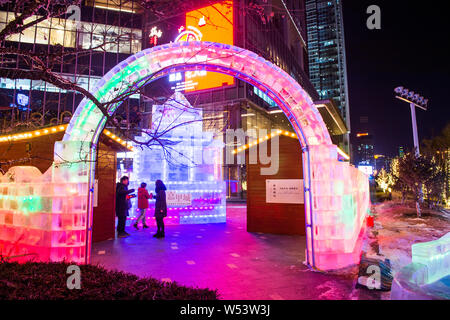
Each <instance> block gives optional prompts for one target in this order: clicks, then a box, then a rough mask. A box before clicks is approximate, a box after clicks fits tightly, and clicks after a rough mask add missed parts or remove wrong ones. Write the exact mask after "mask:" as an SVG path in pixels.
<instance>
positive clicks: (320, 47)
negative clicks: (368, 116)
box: [306, 0, 350, 153]
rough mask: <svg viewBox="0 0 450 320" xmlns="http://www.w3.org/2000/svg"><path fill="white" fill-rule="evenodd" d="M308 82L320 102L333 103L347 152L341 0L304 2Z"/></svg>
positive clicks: (343, 147)
mask: <svg viewBox="0 0 450 320" xmlns="http://www.w3.org/2000/svg"><path fill="white" fill-rule="evenodd" d="M306 24H307V31H308V32H307V33H308V56H309V73H310V80H311V82H312V84H313V85H314V87H315V88H316V90H317V91H318V94H319V96H320V99H333V100H334V101H335V103H336V104H337V107H338V109H339V111H340V113H341V116H342V118H343V119H344V120H345V123H346V125H347V128H348V129H349V132H348V133H347V134H345V135H344V136H343V137H342V138H343V139H341V141H340V142H339V146H340V147H341V148H342V149H343V150H345V151H346V152H347V153H348V152H349V150H350V146H349V144H350V141H349V140H350V136H349V134H350V110H349V99H348V86H347V67H346V55H345V38H344V23H343V13H342V1H341V0H306Z"/></svg>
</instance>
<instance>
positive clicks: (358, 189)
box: [55, 42, 369, 269]
mask: <svg viewBox="0 0 450 320" xmlns="http://www.w3.org/2000/svg"><path fill="white" fill-rule="evenodd" d="M188 70H190V71H193V70H206V71H213V72H219V73H223V74H227V75H231V76H234V77H236V78H239V79H241V80H243V81H246V82H248V83H250V84H252V85H253V86H255V87H257V88H259V89H260V90H262V91H263V92H265V93H266V94H267V95H268V96H269V97H270V98H272V99H273V100H274V101H275V102H276V103H277V104H278V106H279V107H280V108H281V109H282V111H283V112H284V113H285V114H286V116H287V118H288V119H289V121H290V122H291V124H292V126H293V128H294V130H295V132H296V134H297V136H298V138H299V141H300V145H301V147H302V150H303V152H304V157H303V159H304V160H303V161H304V164H303V168H304V169H303V170H304V179H305V211H306V212H305V214H306V220H305V221H306V229H307V230H306V233H307V245H306V248H307V250H306V251H307V253H306V254H307V262H308V264H309V265H311V266H313V267H315V268H318V269H337V268H340V267H343V266H346V265H349V264H351V263H354V262H357V259H358V258H359V248H358V243H359V242H358V236H359V234H360V232H361V229H362V227H363V222H364V218H365V215H366V213H367V209H368V204H369V198H368V197H369V193H368V180H367V177H365V176H364V175H363V174H361V173H360V172H358V171H357V170H356V169H355V168H353V167H350V165H349V164H348V163H342V162H338V160H337V148H336V146H334V145H333V144H332V142H331V139H330V136H329V133H328V130H327V129H326V126H325V123H324V122H323V119H322V117H321V115H320V113H319V111H318V110H317V108H316V107H315V106H314V103H313V101H312V100H311V98H310V97H309V95H308V94H307V93H306V91H305V90H304V89H303V88H302V87H301V86H300V85H299V84H298V83H297V82H296V81H295V80H294V79H293V78H292V77H291V76H289V75H288V74H287V73H286V72H284V71H283V70H281V69H280V68H278V67H277V66H275V65H274V64H272V63H270V62H268V61H267V60H265V59H263V58H261V57H259V56H258V55H257V54H255V53H253V52H251V51H248V50H244V49H241V48H238V47H235V46H231V45H225V44H219V43H212V42H179V43H171V44H166V45H161V46H158V47H154V48H151V49H146V50H144V51H141V52H138V53H137V54H135V55H133V56H131V57H129V58H128V59H126V60H125V61H123V62H121V63H119V64H118V65H117V66H116V67H114V68H113V69H112V70H110V71H109V72H108V73H107V74H106V75H105V76H104V77H103V78H102V79H101V80H100V81H99V82H98V84H97V85H96V87H95V88H94V89H93V90H92V91H91V93H92V94H93V95H94V96H95V97H96V98H97V99H99V100H100V101H103V102H104V101H109V100H110V99H112V98H114V97H116V96H117V95H119V94H122V93H125V92H127V90H129V88H130V86H133V85H135V84H137V85H139V83H142V82H143V81H149V82H150V81H153V80H156V79H158V78H160V77H162V76H165V75H167V73H171V72H180V71H188ZM118 106H119V105H118V104H115V105H111V106H110V107H109V109H108V113H109V114H110V115H112V114H113V113H114V112H115V110H116V109H117V107H118ZM105 121H106V118H105V117H104V115H103V114H102V113H101V111H100V110H99V109H98V108H97V107H96V106H95V104H94V103H93V102H92V101H90V100H89V99H83V100H82V101H81V103H80V104H79V106H78V107H77V109H76V112H75V114H74V115H73V117H72V119H71V121H70V124H69V126H68V128H67V130H66V133H65V135H64V139H63V141H62V142H61V143H58V144H57V145H56V146H55V163H56V164H57V163H58V162H60V160H61V157H62V156H63V158H64V160H65V161H67V160H71V161H74V162H77V161H79V159H80V158H79V152H74V150H75V149H74V148H81V149H80V150H82V151H83V150H84V152H86V154H89V155H90V159H95V157H94V156H95V150H96V146H97V142H98V139H99V136H100V133H101V132H102V130H103V128H104V126H105ZM86 143H87V144H86ZM89 163H91V164H92V162H89ZM94 168H95V166H94V165H87V166H71V167H69V168H67V169H66V170H64V171H61V172H60V173H58V176H60V177H64V179H69V180H73V179H74V178H73V177H74V176H75V177H76V176H82V175H83V173H82V171H86V170H87V171H88V177H89V189H90V190H92V184H93V179H92V177H93V174H94ZM89 198H90V199H92V192H90V197H89ZM91 203H92V202H91V201H89V203H88V211H89V212H90V213H89V215H91V213H92V204H91ZM299 214H301V213H299ZM88 218H89V217H88ZM88 221H92V219H88ZM88 230H89V227H88ZM87 242H88V247H89V245H90V244H89V235H88V240H87ZM88 250H89V249H88ZM87 255H88V256H89V252H88V253H87Z"/></svg>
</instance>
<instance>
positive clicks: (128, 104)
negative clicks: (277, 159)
mask: <svg viewBox="0 0 450 320" xmlns="http://www.w3.org/2000/svg"><path fill="white" fill-rule="evenodd" d="M79 10H80V12H79V13H80V20H79V21H77V20H73V19H72V16H73V14H74V13H73V12H68V13H67V14H66V15H65V17H63V18H58V19H50V20H48V21H47V20H46V21H43V22H41V23H39V24H37V26H35V27H33V28H30V29H27V30H26V31H25V32H24V33H23V34H21V35H19V34H17V35H13V36H10V37H9V38H7V40H6V41H5V43H4V44H3V46H14V47H17V48H20V49H28V50H34V51H43V52H48V53H51V52H53V51H54V50H55V48H60V47H63V48H64V50H67V51H68V52H70V51H72V52H75V54H72V55H71V56H70V57H71V58H70V59H65V60H64V59H63V60H62V63H60V64H58V65H55V66H51V67H52V70H54V71H55V72H57V73H58V74H60V75H62V76H64V77H66V78H68V79H70V80H73V81H75V82H76V83H77V84H78V85H79V86H81V87H83V88H84V89H86V90H90V89H92V88H93V87H94V86H95V85H96V83H97V82H98V81H99V80H100V79H101V78H102V76H103V75H105V74H106V73H107V72H108V71H109V70H111V69H112V68H113V67H114V66H115V65H117V64H118V63H120V62H121V61H123V60H125V59H126V58H127V57H129V56H130V55H133V54H135V53H137V52H139V51H141V50H143V49H146V48H150V47H153V46H157V45H161V44H164V43H169V42H173V41H190V40H199V41H211V42H220V43H227V44H231V45H235V46H238V47H241V48H245V49H248V50H250V51H253V52H255V53H256V54H258V55H259V56H262V57H263V58H265V59H266V60H269V61H271V62H272V63H274V64H275V65H277V66H278V67H280V68H281V69H283V70H284V71H286V72H287V73H288V74H290V75H291V76H292V77H293V78H294V79H296V80H297V81H298V82H299V83H300V84H301V86H302V87H303V88H304V89H305V90H306V91H307V92H308V94H309V95H310V96H311V98H312V99H313V101H319V100H320V101H321V102H320V106H322V107H320V108H319V111H320V113H321V114H322V117H323V118H324V121H325V123H326V124H327V127H328V129H329V131H330V133H331V135H332V137H333V142H334V143H336V144H339V141H341V140H342V139H341V138H342V135H343V134H344V133H345V132H346V131H348V130H347V128H345V126H346V125H345V121H342V119H340V118H339V117H340V114H339V112H336V108H337V107H338V106H334V104H333V103H328V102H326V101H325V99H320V98H321V96H320V95H319V94H318V93H317V90H316V89H315V87H314V85H313V83H311V81H310V75H309V72H310V67H309V66H308V64H309V61H310V60H311V59H310V57H308V45H307V44H308V33H307V20H306V14H305V12H306V11H305V10H306V1H304V0H300V1H294V0H274V1H271V2H269V3H267V2H266V1H262V0H261V1H256V2H255V1H249V0H228V1H217V3H212V2H211V1H201V0H199V1H196V2H195V4H194V6H193V7H192V6H191V7H188V6H186V7H183V8H182V10H181V9H180V10H177V11H176V12H173V14H166V15H158V14H156V15H155V14H154V10H148V9H144V8H142V7H140V6H139V4H138V1H118V0H114V1H112V0H87V1H83V2H82V5H81V7H80V8H79ZM13 12H14V10H13V8H11V7H8V6H6V5H5V6H4V7H0V29H2V28H4V26H5V25H6V23H7V22H8V21H10V20H11V19H13ZM75 13H76V12H75ZM0 64H2V66H6V65H8V66H10V67H11V68H23V69H26V68H28V66H27V64H26V61H24V60H22V59H21V58H18V59H15V60H12V61H9V60H7V59H3V60H2V61H0ZM144 91H145V92H144V94H141V95H133V96H131V97H130V98H129V99H128V100H126V101H125V102H124V103H123V104H122V105H121V106H120V107H119V108H118V110H117V111H116V113H115V120H116V123H118V124H120V127H121V128H122V129H132V128H133V127H138V128H143V129H146V128H151V123H152V111H153V108H154V106H155V105H157V104H163V103H164V102H165V101H166V100H167V99H168V98H169V97H171V96H172V95H173V93H174V92H177V91H181V92H182V93H183V94H184V95H185V96H186V98H187V99H188V100H189V103H190V104H191V105H192V106H193V107H195V108H201V109H202V110H203V126H204V128H203V130H205V131H215V132H216V133H217V132H218V133H222V134H223V131H224V130H225V129H242V130H243V131H244V132H246V133H249V132H254V135H256V136H255V137H254V138H257V137H258V134H260V130H266V131H267V132H270V131H271V130H275V129H277V130H278V129H281V130H289V131H293V130H292V128H291V125H290V122H289V120H288V119H287V118H286V116H285V115H284V113H283V112H282V111H281V110H280V109H279V108H278V106H277V105H276V103H275V102H274V101H273V100H272V99H271V98H270V97H269V96H268V95H267V94H266V93H264V92H262V91H261V90H259V89H257V88H255V87H253V86H252V85H250V84H248V83H246V82H243V81H240V80H238V79H234V78H232V77H230V76H225V75H218V74H206V73H203V72H201V71H199V72H185V73H184V74H170V73H168V74H167V76H166V77H163V78H161V79H159V80H157V81H155V82H153V83H152V84H151V85H148V86H147V87H145V89H144ZM18 94H20V95H21V97H22V96H26V97H28V103H27V104H26V105H25V106H21V107H19V104H18V103H16V102H17V96H18ZM82 98H83V96H82V95H81V94H79V93H76V92H74V91H69V90H62V89H59V88H57V87H55V86H53V85H51V84H49V83H47V82H44V81H35V80H25V79H23V80H22V79H19V80H10V79H0V103H1V107H2V110H1V111H0V114H1V121H2V123H1V130H2V131H3V133H6V132H20V131H23V130H25V129H26V128H29V127H42V126H48V125H58V124H62V123H67V122H68V121H69V120H70V117H71V116H72V114H73V113H74V111H75V109H76V107H77V106H78V104H79V103H80V101H81V100H82ZM21 101H23V99H22V100H21ZM210 119H213V120H210ZM347 120H348V118H347ZM107 127H108V129H109V130H110V131H112V132H114V130H115V127H112V126H107ZM347 127H348V126H347ZM248 138H249V137H247V141H248ZM224 139H225V138H224ZM243 143H246V141H244V142H243ZM241 144H242V142H239V141H236V144H235V145H234V147H236V148H238V147H239V146H240V145H241ZM340 146H341V147H342V144H341V145H340ZM343 149H345V148H343ZM118 166H119V172H126V171H127V170H129V169H131V170H132V168H133V159H129V158H128V156H127V155H125V156H124V157H123V158H122V159H119V161H118ZM223 174H224V180H225V181H226V182H227V196H228V197H229V198H230V199H245V191H246V166H245V163H244V164H239V163H236V164H231V165H229V164H227V165H225V166H224V168H223Z"/></svg>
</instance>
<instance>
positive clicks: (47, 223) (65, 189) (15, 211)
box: [0, 166, 87, 262]
mask: <svg viewBox="0 0 450 320" xmlns="http://www.w3.org/2000/svg"><path fill="white" fill-rule="evenodd" d="M54 170H58V168H54V167H51V168H50V169H49V170H48V171H47V172H46V173H45V174H41V172H40V171H39V170H38V169H37V168H36V167H25V166H24V167H13V168H11V169H10V170H9V171H8V172H7V173H6V174H5V175H4V176H2V177H1V179H0V254H1V255H3V256H5V257H10V258H11V259H13V261H25V260H35V261H48V260H51V261H61V260H64V259H66V260H69V261H74V262H84V259H85V254H86V213H87V183H85V182H82V181H78V182H71V181H66V180H63V181H61V180H60V181H53V180H52V174H53V171H54Z"/></svg>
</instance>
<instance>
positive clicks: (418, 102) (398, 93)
mask: <svg viewBox="0 0 450 320" xmlns="http://www.w3.org/2000/svg"><path fill="white" fill-rule="evenodd" d="M394 92H395V97H396V98H397V99H400V100H402V101H404V102H407V103H409V106H410V108H411V120H412V129H413V139H414V148H415V149H416V157H419V156H420V151H419V134H418V132H417V119H416V107H418V108H420V109H422V110H425V111H427V109H428V99H425V98H424V97H422V96H420V95H418V94H416V93H414V91H409V90H408V89H406V88H403V87H398V88H396V89H395V90H394Z"/></svg>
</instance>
